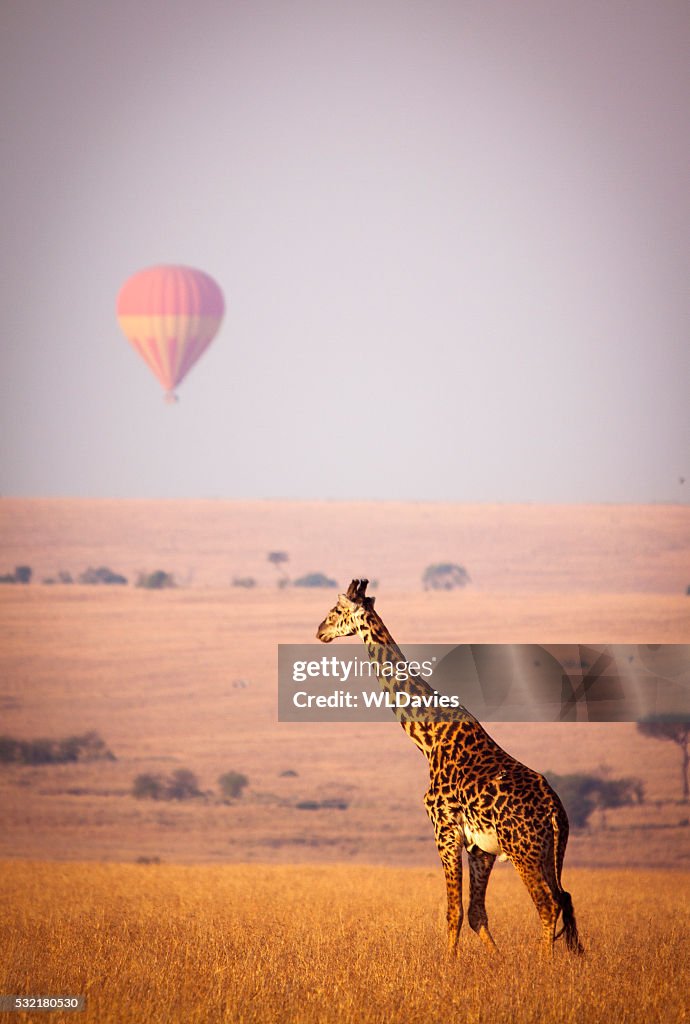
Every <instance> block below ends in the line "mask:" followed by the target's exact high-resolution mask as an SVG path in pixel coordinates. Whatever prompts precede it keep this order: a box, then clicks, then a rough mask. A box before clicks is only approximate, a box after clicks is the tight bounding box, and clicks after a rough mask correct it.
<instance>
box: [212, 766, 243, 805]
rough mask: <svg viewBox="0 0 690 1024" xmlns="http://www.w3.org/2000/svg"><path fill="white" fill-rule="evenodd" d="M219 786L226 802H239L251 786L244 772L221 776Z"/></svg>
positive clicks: (228, 773)
mask: <svg viewBox="0 0 690 1024" xmlns="http://www.w3.org/2000/svg"><path fill="white" fill-rule="evenodd" d="M218 785H219V786H220V791H221V793H222V795H223V797H224V798H225V799H226V800H238V799H239V798H240V797H241V796H242V792H243V791H244V789H245V788H246V787H247V786H248V785H249V779H248V778H247V776H246V775H243V774H242V772H225V774H224V775H220V776H219V778H218Z"/></svg>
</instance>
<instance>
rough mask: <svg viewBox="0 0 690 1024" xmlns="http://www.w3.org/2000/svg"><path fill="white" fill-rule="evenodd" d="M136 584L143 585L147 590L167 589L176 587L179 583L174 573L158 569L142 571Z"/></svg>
mask: <svg viewBox="0 0 690 1024" xmlns="http://www.w3.org/2000/svg"><path fill="white" fill-rule="evenodd" d="M136 585H137V586H138V587H143V588H144V589H145V590H166V589H168V588H170V587H175V586H176V585H177V584H176V583H175V577H174V576H173V575H172V573H169V572H163V570H162V569H156V571H155V572H140V573H139V576H138V578H137V583H136Z"/></svg>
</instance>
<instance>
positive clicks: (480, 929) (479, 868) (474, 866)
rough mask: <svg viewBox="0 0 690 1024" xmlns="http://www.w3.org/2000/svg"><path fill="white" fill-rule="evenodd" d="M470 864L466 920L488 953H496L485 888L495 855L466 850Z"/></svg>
mask: <svg viewBox="0 0 690 1024" xmlns="http://www.w3.org/2000/svg"><path fill="white" fill-rule="evenodd" d="M467 855H468V857H469V862H470V906H469V911H468V913H467V918H468V920H469V923H470V928H471V929H472V930H473V931H475V932H476V933H477V935H478V936H479V938H480V939H481V940H482V941H483V942H484V944H485V946H486V947H487V948H488V949H489V951H490V952H492V953H496V952H497V946H496V943H495V942H494V940H493V936H492V934H491V932H490V931H489V918H488V916H487V913H486V902H485V900H486V887H487V885H488V882H489V875H490V874H491V869H492V868H493V866H494V864H495V862H496V854H495V853H485V852H484V850H480V849H479V847H478V846H473V847H472V849H471V850H468V852H467Z"/></svg>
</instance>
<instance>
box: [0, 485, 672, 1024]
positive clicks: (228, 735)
mask: <svg viewBox="0 0 690 1024" xmlns="http://www.w3.org/2000/svg"><path fill="white" fill-rule="evenodd" d="M276 549H282V550H286V551H288V552H289V554H290V563H289V569H290V573H291V575H292V576H297V575H299V574H300V573H302V572H307V571H317V570H318V571H324V572H327V573H329V574H331V575H333V576H334V577H335V578H336V579H337V580H338V582H339V583H340V585H341V586H342V585H343V584H346V583H347V582H348V580H349V578H350V577H351V576H353V575H359V574H365V575H369V576H370V577H372V578H376V579H378V580H379V584H380V586H379V591H378V592H379V601H378V605H379V606H380V610H381V612H382V613H383V615H384V617H385V619H386V621H387V622H388V623H389V625H390V626H391V628H392V630H393V632H394V633H395V635H396V637H397V638H398V639H399V641H400V642H401V644H403V645H404V644H405V643H415V642H439V643H442V642H450V643H466V642H473V643H498V642H527V643H598V642H602V643H630V644H637V643H664V642H667V643H687V642H688V641H690V603H689V602H690V599H689V598H687V597H686V596H685V587H686V586H687V584H688V583H690V576H688V566H689V565H690V515H689V513H688V510H687V509H686V508H682V507H679V506H660V507H653V508H652V507H643V508H621V507H614V506H611V507H596V508H594V507H591V508H586V507H580V508H567V507H559V508H538V507H536V506H535V507H531V506H520V507H509V506H505V507H498V506H496V507H490V508H489V507H487V508H472V507H471V506H451V505H424V504H418V505H414V504H407V505H403V504H397V503H390V504H387V503H379V504H372V503H369V504H366V503H360V504H343V503H340V504H336V503H326V502H321V503H317V502H312V503H283V502H273V503H272V502H261V503H246V502H245V503H242V502H237V503H232V502H159V503H147V502H92V501H84V502H79V501H12V500H7V499H3V500H2V501H0V572H1V571H7V570H11V569H12V568H13V567H14V566H15V565H18V564H23V563H25V564H29V565H32V566H33V568H34V571H35V575H36V577H37V579H38V580H40V579H41V578H42V577H43V576H52V575H54V574H55V573H56V572H57V571H58V570H60V569H68V570H70V571H71V572H73V573H75V574H76V573H78V572H80V571H81V570H82V569H84V568H85V567H86V566H87V565H104V564H105V565H109V566H110V567H111V568H112V569H114V570H116V571H120V572H124V573H125V574H127V575H129V576H130V578H132V577H134V575H135V574H136V572H137V571H138V570H149V571H151V570H155V569H159V568H160V569H164V570H165V571H169V572H174V573H175V574H176V575H177V577H178V579H179V580H180V581H181V582H182V583H183V584H184V586H183V587H181V588H179V589H178V590H175V591H170V592H146V591H141V590H137V589H135V588H134V587H131V586H129V587H126V588H104V589H101V588H97V587H82V586H53V587H49V586H42V585H41V584H40V582H34V583H32V584H31V585H30V586H28V587H21V586H9V587H2V588H0V733H5V734H10V735H12V736H16V737H21V738H32V737H37V736H49V737H63V736H66V735H70V734H75V733H83V732H85V731H87V730H90V729H96V730H97V731H98V732H99V733H101V735H102V736H103V737H104V739H105V740H106V742H107V743H108V744H109V746H110V747H111V748H112V749H113V751H114V752H115V754H116V756H117V760H115V761H99V762H91V763H84V764H79V763H78V764H66V765H54V766H44V767H36V768H29V767H19V766H4V767H3V768H2V770H0V811H1V813H2V823H3V827H2V829H0V857H4V858H9V859H5V860H3V861H1V862H0V877H1V879H2V882H1V884H0V948H1V949H2V958H1V962H0V972H1V974H2V977H1V978H0V992H5V993H30V992H33V993H37V994H52V993H58V994H59V993H62V994H81V993H83V994H85V995H86V996H87V1000H88V1009H87V1013H86V1015H85V1016H84V1017H79V1018H78V1019H79V1020H85V1021H88V1022H93V1024H130V1022H132V1024H159V1022H160V1024H162V1022H165V1024H177V1022H179V1024H216V1022H222V1021H233V1022H235V1021H236V1022H246V1024H249V1022H257V1024H258V1022H264V1021H266V1022H269V1021H270V1022H276V1024H278V1022H281V1024H282V1022H292V1021H295V1022H304V1024H317V1022H318V1024H322V1022H325V1024H328V1022H330V1021H334V1022H335V1021H337V1022H342V1024H360V1022H363V1024H367V1022H377V1024H378V1022H380V1024H384V1022H386V1024H389V1022H400V1024H408V1022H409V1024H416V1022H420V1024H421V1022H424V1024H427V1022H429V1021H431V1022H433V1021H437V1020H443V1021H444V1022H446V1021H458V1022H460V1021H462V1022H484V1021H486V1022H487V1024H488V1022H491V1024H494V1022H499V1024H500V1022H503V1021H505V1022H511V1024H512V1022H520V1024H522V1022H535V1024H536V1022H537V1021H539V1022H544V1024H551V1022H553V1024H570V1022H577V1024H598V1022H602V1024H603V1022H606V1024H611V1022H616V1024H618V1022H624V1024H626V1022H638V1021H639V1022H643V1021H644V1022H645V1024H647V1022H652V1021H663V1022H664V1024H675V1022H680V1021H684V1020H686V1019H687V1014H688V1008H687V1004H686V1002H685V999H686V993H687V989H688V986H687V983H686V982H687V979H686V978H684V974H683V972H684V969H685V968H686V949H687V943H688V934H687V932H688V919H687V906H688V874H687V873H686V872H687V867H688V863H689V855H690V828H689V827H688V825H687V820H688V810H687V806H684V805H680V804H678V803H677V797H678V795H679V756H678V751H677V750H676V748H674V747H673V746H672V745H671V744H668V743H655V742H653V741H650V740H647V739H644V738H643V737H641V736H640V735H639V734H638V733H637V732H636V730H635V727H634V726H633V725H632V724H620V725H612V724H585V723H582V724H570V725H567V724H553V725H551V724H549V725H530V724H519V723H513V724H494V725H492V726H491V728H490V731H491V732H492V734H493V735H494V736H495V737H496V739H497V740H498V741H499V742H500V743H501V744H502V745H503V746H505V747H506V749H508V750H509V751H510V752H511V753H512V754H514V755H515V756H516V757H518V758H520V759H521V760H523V761H525V762H526V763H528V764H530V765H532V766H533V767H534V768H536V769H539V770H542V771H544V770H548V769H551V770H553V771H556V772H559V773H567V772H572V771H592V770H597V769H598V768H603V769H604V770H606V771H608V772H609V773H610V774H611V775H613V776H622V775H635V776H638V777H640V778H642V780H643V782H644V784H645V789H646V802H645V804H643V805H642V806H641V807H633V808H624V809H621V810H619V811H612V812H609V815H608V821H607V823H606V824H607V828H603V827H602V825H603V822H602V821H601V820H599V819H597V818H596V815H595V818H594V819H593V821H592V825H593V827H592V829H591V830H590V831H589V832H585V833H576V834H574V835H571V840H570V843H569V847H568V853H567V856H566V866H565V876H564V881H565V883H566V885H567V887H568V888H569V889H570V890H571V891H572V893H573V898H574V902H575V908H576V912H577V915H578V923H579V925H580V929H581V933H582V935H583V938H584V941H585V943H586V946H587V951H588V952H587V956H586V957H585V958H584V959H582V960H580V959H570V958H568V957H567V955H566V953H565V950H564V949H561V948H558V949H557V950H556V954H555V958H554V961H553V964H548V965H546V966H543V965H540V964H539V963H538V961H537V950H538V936H539V929H538V923H537V916H536V913H535V911H534V909H533V907H532V906H531V903H530V901H529V897H528V896H527V894H526V892H525V890H524V888H523V887H522V886H521V884H520V882H519V880H518V879H517V877H516V875H515V872H514V871H513V869H512V868H511V867H510V866H509V865H503V866H499V867H497V869H496V871H495V872H494V876H493V877H492V880H491V885H490V886H489V893H488V907H489V913H490V915H491V917H492V925H493V930H494V934H495V936H496V939H497V941H498V942H499V944H500V945H501V947H502V950H503V956H502V958H501V959H500V960H498V961H496V962H494V961H489V960H488V959H487V955H486V953H485V952H484V949H483V947H482V946H481V944H480V942H479V940H478V939H476V937H475V936H474V935H472V934H471V933H470V932H469V931H466V932H465V934H464V935H463V939H462V946H461V954H460V957H459V958H458V960H457V961H454V962H453V961H449V960H448V959H447V957H446V954H445V948H444V892H443V876H442V872H441V869H440V865H439V862H438V855H437V853H436V850H435V846H434V842H433V837H432V835H431V829H430V826H429V822H428V820H427V817H426V814H425V812H424V809H423V805H422V801H421V796H422V794H423V792H424V790H425V788H426V782H427V778H426V776H427V772H426V768H425V763H424V761H423V759H422V758H421V757H420V756H419V755H418V753H417V752H416V751H415V750H414V748H413V747H412V746H411V744H410V743H409V741H408V740H407V738H406V737H405V736H404V734H403V732H402V730H401V729H400V728H399V726H398V725H397V724H396V723H395V722H394V721H391V723H390V725H384V724H380V725H375V724H370V723H362V724H355V725H349V724H346V723H340V724H333V725H326V724H320V725H319V724H314V723H301V724H292V725H288V724H281V723H279V722H278V721H277V680H276V645H277V644H278V643H281V642H282V643H295V642H305V641H309V640H311V638H312V637H313V636H314V631H315V629H316V625H317V623H318V622H319V621H320V620H321V618H323V615H324V614H325V612H326V611H327V609H328V608H329V607H330V605H331V604H332V601H333V597H334V595H333V594H332V593H330V592H328V591H321V592H310V591H299V590H297V589H296V588H289V589H287V590H278V589H277V588H276V586H275V582H276V580H275V572H274V570H273V569H272V567H271V566H270V565H269V564H268V563H267V560H266V554H267V552H268V551H270V550H276ZM434 561H457V562H460V563H462V564H465V565H466V566H467V568H468V570H469V572H470V575H471V576H472V579H473V584H472V586H471V587H470V588H468V589H467V590H465V591H462V592H453V593H424V592H423V591H422V590H421V588H420V577H421V573H422V571H423V569H424V567H425V566H426V565H428V564H429V563H430V562H434ZM242 575H251V576H255V577H256V579H257V587H256V589H255V590H252V591H243V590H240V589H238V588H233V587H231V586H230V585H229V584H230V581H231V579H232V577H233V576H242ZM238 679H243V680H245V681H246V683H247V685H246V686H243V687H236V686H234V685H233V683H234V682H235V681H236V680H238ZM178 767H184V768H189V769H191V770H192V771H194V772H195V773H196V774H197V775H198V777H199V781H200V783H201V786H202V788H203V789H209V790H212V789H213V788H214V787H215V786H216V780H217V778H218V775H219V774H220V773H221V772H224V771H228V770H231V769H234V770H239V771H242V772H245V773H246V774H247V775H248V776H249V779H250V786H249V789H248V791H247V793H246V794H245V796H244V797H243V798H242V800H240V801H237V802H235V803H234V804H232V805H224V804H222V803H220V802H219V801H218V800H217V798H216V797H214V796H210V797H208V798H207V799H205V800H193V801H188V802H185V803H176V802H166V803H161V802H157V801H141V800H136V799H135V798H134V797H133V796H132V795H131V786H132V781H133V779H134V777H135V776H136V775H137V774H138V773H140V772H155V771H160V772H166V773H167V772H170V771H172V770H174V769H175V768H178ZM288 769H290V770H292V771H294V772H296V774H293V775H290V776H286V775H284V774H283V773H284V772H285V771H286V770H288ZM333 797H337V798H338V799H340V800H343V801H344V802H346V803H347V805H348V806H347V809H346V810H321V811H303V810H300V809H299V808H298V807H297V805H298V803H300V802H302V801H305V800H307V801H314V800H316V801H319V800H323V799H325V798H333ZM140 857H149V858H152V857H154V858H155V857H159V858H161V859H162V860H163V861H164V862H165V863H161V864H148V865H144V864H134V863H128V864H126V863H121V862H123V861H135V860H137V858H140ZM97 861H100V863H95V862H97ZM252 861H253V862H254V863H253V864H252V863H248V862H252ZM86 862H90V863H86ZM229 862H234V863H229ZM267 862H272V863H271V864H269V863H267ZM300 862H301V863H302V866H300ZM314 862H318V863H314ZM342 862H347V864H348V866H347V867H345V866H343V863H342ZM372 864H378V865H383V864H385V865H389V866H388V867H382V866H378V867H372V866H371V865H372ZM390 865H407V866H406V867H400V866H397V867H391V866H390ZM413 865H414V866H413ZM600 865H606V866H608V867H609V868H616V869H620V868H632V867H635V868H638V869H640V870H637V871H631V870H608V871H602V870H597V869H596V867H597V866H600ZM652 865H653V866H655V867H656V868H657V869H660V868H664V867H666V868H674V869H676V870H674V871H673V872H671V871H663V870H656V871H654V872H650V871H646V870H644V869H646V868H649V867H651V866H652ZM559 946H560V944H559ZM0 1016H2V1015H0ZM5 1019H7V1020H8V1022H10V1021H12V1022H19V1021H21V1020H29V1019H31V1020H43V1019H44V1018H43V1016H38V1015H36V1016H34V1017H28V1016H27V1015H18V1014H12V1015H6V1017H5ZM45 1019H48V1018H45ZM60 1019H61V1018H60V1016H59V1015H54V1014H51V1015H50V1020H51V1021H53V1022H56V1021H59V1020H60ZM64 1019H65V1020H70V1021H73V1020H76V1019H77V1018H74V1017H72V1016H71V1015H70V1016H69V1017H67V1016H65V1018H64Z"/></svg>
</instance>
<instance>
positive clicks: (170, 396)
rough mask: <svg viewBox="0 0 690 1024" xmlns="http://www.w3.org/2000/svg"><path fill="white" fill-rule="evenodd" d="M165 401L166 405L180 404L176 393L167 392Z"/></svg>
mask: <svg viewBox="0 0 690 1024" xmlns="http://www.w3.org/2000/svg"><path fill="white" fill-rule="evenodd" d="M164 400H165V403H166V405H176V404H177V403H178V402H179V398H178V397H177V395H176V394H175V392H174V391H166V392H165V398H164Z"/></svg>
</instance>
